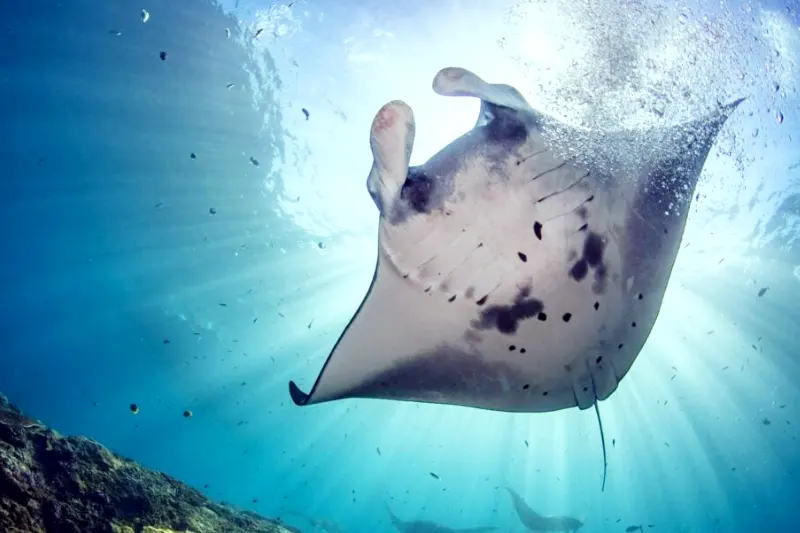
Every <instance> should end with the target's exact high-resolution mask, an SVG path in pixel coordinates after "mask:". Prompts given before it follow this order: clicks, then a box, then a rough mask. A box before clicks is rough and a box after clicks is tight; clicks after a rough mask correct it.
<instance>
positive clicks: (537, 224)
mask: <svg viewBox="0 0 800 533" xmlns="http://www.w3.org/2000/svg"><path fill="white" fill-rule="evenodd" d="M533 233H534V234H536V238H537V239H539V240H540V241H541V240H542V224H541V223H540V222H534V223H533Z"/></svg>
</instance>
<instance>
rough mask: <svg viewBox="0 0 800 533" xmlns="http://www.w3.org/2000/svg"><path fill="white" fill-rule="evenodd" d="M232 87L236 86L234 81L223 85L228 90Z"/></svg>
mask: <svg viewBox="0 0 800 533" xmlns="http://www.w3.org/2000/svg"><path fill="white" fill-rule="evenodd" d="M234 87H236V84H235V83H229V84H228V85H226V86H225V88H226V89H228V90H230V89H233V88H234Z"/></svg>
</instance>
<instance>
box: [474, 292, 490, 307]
mask: <svg viewBox="0 0 800 533" xmlns="http://www.w3.org/2000/svg"><path fill="white" fill-rule="evenodd" d="M488 298H489V295H488V294H485V295H484V296H483V297H482V298H481V299H480V300H478V301H477V302H475V303H476V304H478V305H483V304H485V303H486V300H487V299H488Z"/></svg>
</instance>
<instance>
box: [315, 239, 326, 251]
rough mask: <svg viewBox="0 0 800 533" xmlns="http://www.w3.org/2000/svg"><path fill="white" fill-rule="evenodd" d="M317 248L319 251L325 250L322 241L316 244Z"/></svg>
mask: <svg viewBox="0 0 800 533" xmlns="http://www.w3.org/2000/svg"><path fill="white" fill-rule="evenodd" d="M317 247H318V248H319V249H320V250H322V249H324V248H325V243H324V242H322V241H319V242H318V243H317Z"/></svg>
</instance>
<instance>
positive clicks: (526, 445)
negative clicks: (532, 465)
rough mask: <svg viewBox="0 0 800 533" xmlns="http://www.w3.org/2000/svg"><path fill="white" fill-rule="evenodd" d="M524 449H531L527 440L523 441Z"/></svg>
mask: <svg viewBox="0 0 800 533" xmlns="http://www.w3.org/2000/svg"><path fill="white" fill-rule="evenodd" d="M525 447H526V448H530V447H531V445H530V444H528V441H527V440H526V441H525Z"/></svg>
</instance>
